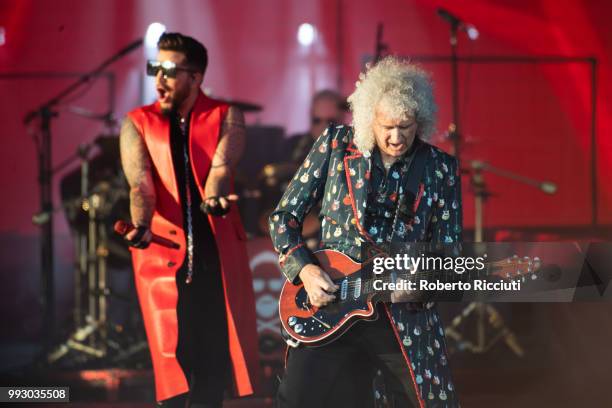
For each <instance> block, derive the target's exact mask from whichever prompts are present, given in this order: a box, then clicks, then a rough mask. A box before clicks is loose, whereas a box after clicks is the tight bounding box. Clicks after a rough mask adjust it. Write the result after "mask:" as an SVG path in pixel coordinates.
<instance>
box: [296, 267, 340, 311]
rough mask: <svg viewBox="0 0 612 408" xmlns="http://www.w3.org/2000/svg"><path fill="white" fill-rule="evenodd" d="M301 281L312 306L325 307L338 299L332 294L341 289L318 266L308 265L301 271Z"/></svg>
mask: <svg viewBox="0 0 612 408" xmlns="http://www.w3.org/2000/svg"><path fill="white" fill-rule="evenodd" d="M299 276H300V279H301V280H302V283H303V284H304V289H305V290H306V293H308V299H309V301H310V304H312V305H313V306H316V307H322V306H325V305H327V304H329V303H331V302H333V301H334V300H335V299H336V296H334V295H333V294H332V293H334V292H336V291H337V290H338V289H340V287H339V286H338V285H336V284H334V282H332V280H331V279H330V277H329V275H328V274H327V273H325V271H324V270H323V269H321V268H319V267H318V266H317V265H314V264H308V265H306V266H304V267H303V268H302V270H301V271H300V275H299Z"/></svg>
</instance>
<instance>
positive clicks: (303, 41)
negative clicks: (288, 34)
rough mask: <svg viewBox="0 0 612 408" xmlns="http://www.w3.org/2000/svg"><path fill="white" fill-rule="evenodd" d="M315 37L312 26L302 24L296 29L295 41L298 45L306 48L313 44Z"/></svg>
mask: <svg viewBox="0 0 612 408" xmlns="http://www.w3.org/2000/svg"><path fill="white" fill-rule="evenodd" d="M316 35H317V31H316V29H315V28H314V26H313V25H312V24H308V23H303V24H300V26H299V28H298V32H297V40H298V42H299V43H300V45H302V46H304V47H308V46H310V45H311V44H312V43H313V41H314V39H315V37H316Z"/></svg>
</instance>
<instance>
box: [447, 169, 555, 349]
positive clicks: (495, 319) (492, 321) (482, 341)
mask: <svg viewBox="0 0 612 408" xmlns="http://www.w3.org/2000/svg"><path fill="white" fill-rule="evenodd" d="M470 167H471V170H468V172H469V173H471V177H470V178H471V184H472V188H473V193H474V213H475V214H474V242H483V238H484V234H483V233H484V223H483V218H484V202H485V200H486V199H487V198H488V197H490V196H491V193H490V192H489V191H488V190H487V187H486V184H485V181H484V176H483V174H482V173H483V172H484V171H488V172H490V173H493V174H496V175H498V176H501V177H505V178H507V179H511V180H516V181H519V182H521V183H523V184H527V185H530V186H533V187H537V188H538V189H540V190H541V191H542V192H544V193H546V194H554V193H555V192H556V190H557V186H556V185H555V184H554V183H551V182H548V181H543V182H541V181H538V180H535V179H532V178H529V177H525V176H522V175H520V174H516V173H512V172H510V171H508V170H504V169H500V168H497V167H494V166H491V165H489V164H488V163H486V162H483V161H480V160H472V161H470ZM472 313H476V340H475V341H472V340H467V339H466V338H465V337H464V335H462V334H461V333H460V326H461V325H462V323H463V322H464V320H466V319H467V318H468V316H470V315H471V314H472ZM487 326H490V327H491V330H487V328H488V327H487ZM491 331H494V334H493V335H492V338H489V339H487V334H488V333H490V332H491ZM445 333H446V335H447V336H448V337H450V338H452V339H453V340H455V341H456V342H457V344H458V346H459V350H469V351H471V352H472V353H478V354H482V353H486V352H487V351H489V350H490V349H491V348H492V347H493V346H494V345H495V344H496V343H497V342H498V341H499V340H502V339H503V340H504V341H505V342H506V345H507V346H508V347H509V348H510V350H512V351H513V352H514V354H515V355H516V356H518V357H523V356H524V355H525V351H524V350H523V348H522V347H521V344H520V343H519V341H518V338H517V336H516V334H515V333H514V332H513V331H512V330H511V329H510V328H509V327H508V326H507V325H506V323H505V322H504V319H503V317H502V316H501V314H500V313H499V312H498V311H497V309H496V308H495V307H494V306H492V305H490V304H486V303H483V302H471V303H470V304H469V305H467V306H466V307H465V308H464V309H463V310H462V311H461V313H459V314H458V315H457V316H455V317H454V318H453V320H452V324H451V325H450V326H447V327H446V330H445Z"/></svg>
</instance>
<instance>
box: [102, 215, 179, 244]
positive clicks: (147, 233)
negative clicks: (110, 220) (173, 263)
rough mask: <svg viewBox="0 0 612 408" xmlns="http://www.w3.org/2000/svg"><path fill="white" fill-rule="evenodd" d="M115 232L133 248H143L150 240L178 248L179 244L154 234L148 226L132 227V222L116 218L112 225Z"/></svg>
mask: <svg viewBox="0 0 612 408" xmlns="http://www.w3.org/2000/svg"><path fill="white" fill-rule="evenodd" d="M114 229H115V232H116V233H117V234H118V235H120V236H122V237H124V238H125V240H126V241H127V242H128V244H129V245H131V246H133V247H134V248H139V249H145V248H147V247H148V246H149V245H150V244H151V242H153V243H156V244H158V245H161V246H164V247H166V248H172V249H179V248H180V245H179V244H177V243H176V242H174V241H171V240H169V239H167V238H164V237H161V236H159V235H156V234H154V233H153V232H152V231H151V229H150V228H149V227H145V226H139V227H134V225H132V223H129V222H127V221H123V220H117V221H116V222H115V225H114Z"/></svg>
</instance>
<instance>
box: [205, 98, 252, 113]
mask: <svg viewBox="0 0 612 408" xmlns="http://www.w3.org/2000/svg"><path fill="white" fill-rule="evenodd" d="M215 99H216V100H218V101H219V102H224V103H227V104H228V105H232V106H235V107H237V108H238V109H240V110H241V111H243V112H260V111H261V110H262V109H263V106H261V105H257V104H255V103H251V102H245V101H237V100H233V99H223V98H215Z"/></svg>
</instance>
